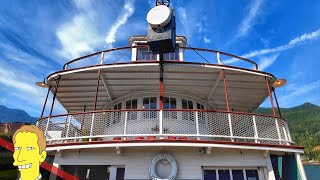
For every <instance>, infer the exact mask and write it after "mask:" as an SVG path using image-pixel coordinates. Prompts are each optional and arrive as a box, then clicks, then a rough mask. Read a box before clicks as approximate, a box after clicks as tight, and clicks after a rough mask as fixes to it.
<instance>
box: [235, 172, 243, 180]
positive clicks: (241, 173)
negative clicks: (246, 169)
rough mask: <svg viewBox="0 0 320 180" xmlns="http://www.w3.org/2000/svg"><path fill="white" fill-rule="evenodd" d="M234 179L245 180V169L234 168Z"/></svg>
mask: <svg viewBox="0 0 320 180" xmlns="http://www.w3.org/2000/svg"><path fill="white" fill-rule="evenodd" d="M232 177H233V180H244V178H243V170H232Z"/></svg>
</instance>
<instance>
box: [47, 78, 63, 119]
mask: <svg viewBox="0 0 320 180" xmlns="http://www.w3.org/2000/svg"><path fill="white" fill-rule="evenodd" d="M60 79H61V76H59V78H58V79H57V80H56V89H55V90H54V94H53V98H52V104H51V109H50V114H49V117H51V116H52V111H53V106H54V103H55V101H56V96H57V93H58V89H59V83H60Z"/></svg>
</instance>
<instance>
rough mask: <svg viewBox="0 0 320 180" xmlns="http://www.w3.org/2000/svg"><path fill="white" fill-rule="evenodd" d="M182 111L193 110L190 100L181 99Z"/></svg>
mask: <svg viewBox="0 0 320 180" xmlns="http://www.w3.org/2000/svg"><path fill="white" fill-rule="evenodd" d="M182 109H193V102H192V101H190V100H185V99H182Z"/></svg>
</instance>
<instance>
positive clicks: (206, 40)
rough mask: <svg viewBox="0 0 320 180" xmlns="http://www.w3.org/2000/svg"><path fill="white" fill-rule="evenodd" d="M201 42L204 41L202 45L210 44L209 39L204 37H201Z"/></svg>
mask: <svg viewBox="0 0 320 180" xmlns="http://www.w3.org/2000/svg"><path fill="white" fill-rule="evenodd" d="M203 41H204V43H206V44H210V43H211V39H210V38H208V37H206V36H204V37H203Z"/></svg>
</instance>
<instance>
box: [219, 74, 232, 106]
mask: <svg viewBox="0 0 320 180" xmlns="http://www.w3.org/2000/svg"><path fill="white" fill-rule="evenodd" d="M221 72H222V78H223V84H224V95H225V96H226V104H227V111H230V107H229V97H228V89H227V82H226V74H225V72H224V69H222V70H221Z"/></svg>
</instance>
